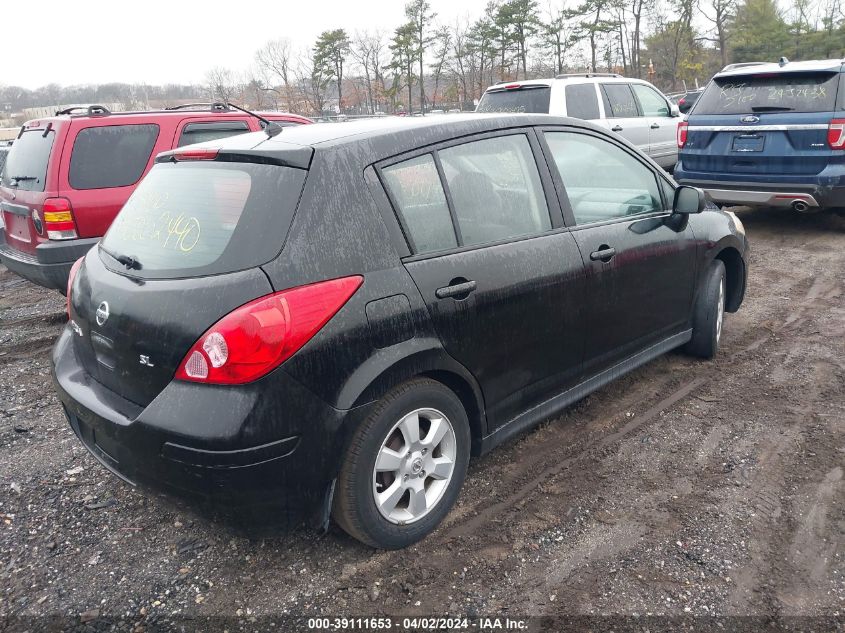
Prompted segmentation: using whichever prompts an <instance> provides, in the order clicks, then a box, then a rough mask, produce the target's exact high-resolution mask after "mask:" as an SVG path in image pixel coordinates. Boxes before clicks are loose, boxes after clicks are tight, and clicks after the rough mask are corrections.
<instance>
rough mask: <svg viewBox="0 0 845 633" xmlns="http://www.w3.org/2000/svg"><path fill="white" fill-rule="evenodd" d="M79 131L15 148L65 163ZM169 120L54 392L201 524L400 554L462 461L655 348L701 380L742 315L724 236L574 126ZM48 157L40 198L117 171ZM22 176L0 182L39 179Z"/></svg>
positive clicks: (431, 515)
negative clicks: (683, 358) (247, 519)
mask: <svg viewBox="0 0 845 633" xmlns="http://www.w3.org/2000/svg"><path fill="white" fill-rule="evenodd" d="M612 83H613V85H614V86H617V87H618V86H621V87H620V88H619V90H620V91H621V90H623V89H624V90H628V91H629V93H630V94H631V95H636V94H638V93H637V91H635V89H634V88H633V87H631V86H629V85H622V84H621V82H612ZM637 85H639V84H637ZM589 87H591V88H593V89H594V90H595V86H594V85H590V86H589ZM532 90H535V89H527V88H526V89H519V90H518V91H517V92H522V91H525V92H526V93H530V92H531V91H532ZM611 92H615V91H614V90H611ZM508 94H515V93H508ZM617 96H618V95H617ZM595 97H596V99H597V100H598V98H599V93H598V92H595ZM485 98H486V97H485ZM643 99H645V97H643ZM655 99H656V97H655ZM610 102H611V103H616V102H617V101H613V100H611V101H610ZM667 107H668V106H667ZM110 116H116V115H104V116H103V117H101V118H97V117H96V116H94V117H91V116H89V117H87V118H84V120H85V121H90V120H97V121H101V120H102V121H107V120H109V118H110ZM126 116H127V117H131V116H132V115H126ZM81 118H82V117H80V118H79V119H77V118H73V117H72V116H71V117H67V116H66V115H65V118H61V119H60V120H56V121H53V122H52V125H51V126H50V127H49V128H48V127H47V125H48V124H45V125H39V126H37V127H33V128H32V129H31V130H29V128H27V131H25V132H24V133H23V134H22V136H21V139H20V140H19V141H18V143H20V142H21V140H23V139H26V141H25V142H26V143H32V145H33V146H34V147H43V143H42V141H43V140H47V139H51V140H52V141H53V143H63V144H67V143H68V142H69V141H68V139H67V137H68V135H70V136H71V137H73V138H76V139H77V140H76V143H77V144H79V143H80V142H81V141H80V140H79V135H78V134H73V133H72V132H73V129H72V128H73V125H74V124H75V122H77V121H79V120H80V119H81ZM112 120H114V119H112ZM129 120H135V119H129ZM245 121H246V122H247V124H250V125H251V123H252V122H251V121H249V120H245ZM210 122H211V121H203V123H210ZM226 122H227V123H228V122H229V121H228V119H227V120H226ZM60 123H61V125H60ZM125 123H127V124H128V121H127V122H125ZM142 125H146V124H142ZM159 125H161V126H162V127H164V125H165V124H164V122H161V123H159ZM178 125H180V124H172V125H171V127H170V128H169V129H170V132H169V133H168V137H169V139H170V140H171V142H170V147H173V148H174V149H171V150H170V151H166V152H163V153H161V154H159V155H158V157H157V158H156V159H155V165H154V166H153V167H152V169H151V170H150V172H149V173H148V174H147V175H146V177H144V178H143V180H142V181H141V182H140V184H139V185H138V186H137V188H136V189H135V190H134V192H133V193H132V195H131V196H130V197H129V198H128V200H127V201H126V203H125V205H124V206H123V209H122V211H121V212H120V213H119V214H118V215H117V218H116V220H115V221H114V223H113V224H112V226H111V228H110V229H109V230H108V232H107V233H106V235H105V237H104V238H103V239H102V241H100V242H99V244H98V245H97V246H95V247H93V248H90V249H89V250H88V251H87V252H86V253H85V254H84V256H83V257H82V258H81V259H79V260H78V261H77V262H76V263H75V264H73V266H72V269H71V271H70V280H69V284H68V287H67V295H68V324H67V326H66V327H65V328H64V330H63V331H62V333H61V335H60V337H59V339H58V341H57V342H56V345H55V347H54V350H53V355H52V361H53V377H54V383H55V385H56V388H57V391H58V394H59V398H60V400H61V402H62V404H63V406H64V409H65V412H66V414H67V417H68V420H69V422H70V425H71V427H72V429H73V431H74V432H75V434H76V435H77V436H78V437H79V439H80V440H81V441H82V443H83V444H84V445H85V446H86V447H87V448H88V449H89V451H90V452H91V454H92V455H93V456H94V457H95V458H96V459H97V460H99V461H100V463H101V464H103V466H104V467H105V468H107V469H108V470H110V471H112V472H113V473H115V474H117V475H118V476H119V477H121V478H123V479H125V480H127V481H129V482H132V483H137V484H142V485H145V486H150V487H153V488H156V489H159V490H165V491H169V492H170V493H172V494H175V495H179V496H183V497H189V498H192V499H195V500H197V501H198V502H200V503H202V504H204V505H210V506H211V507H213V508H215V509H217V510H223V511H225V512H227V513H232V512H235V513H237V514H238V515H239V516H244V515H246V514H248V513H250V512H256V511H257V512H259V513H260V514H261V515H262V516H265V517H266V516H276V515H277V514H289V513H293V514H294V516H301V515H302V514H305V515H310V516H312V517H313V518H314V519H315V522H316V523H317V524H319V525H326V524H327V522H328V520H329V517H330V516H332V517H334V519H335V520H336V521H337V523H338V524H339V525H340V526H341V527H343V529H345V530H346V531H347V532H348V533H349V534H351V535H352V536H354V537H356V538H358V539H360V540H361V541H363V542H364V543H367V544H369V545H372V546H374V547H382V548H399V547H404V546H407V545H409V544H411V543H413V542H415V541H417V540H419V539H421V538H423V537H424V536H425V535H426V534H428V533H430V532H431V531H432V530H434V529H435V528H436V526H437V525H438V524H439V523H440V521H442V519H443V518H444V517H445V516H446V514H447V513H448V512H449V510H450V509H451V507H452V506H453V504H454V503H455V501H456V499H457V497H458V494H459V491H460V489H461V486H462V483H463V481H464V477H465V475H466V471H467V464H468V461H469V459H470V456H471V455H481V454H484V453H486V452H488V451H490V450H491V449H493V448H494V447H495V446H497V445H498V444H500V443H502V442H503V441H505V440H507V439H508V438H511V437H513V436H514V435H515V434H517V433H520V432H522V431H524V430H526V429H528V428H531V427H533V426H535V425H536V424H538V423H540V422H542V421H543V420H545V419H548V418H549V417H551V416H553V415H555V414H556V413H557V412H559V411H560V410H561V409H562V408H563V407H566V406H568V405H569V404H571V403H573V402H575V401H576V400H578V399H580V398H583V397H584V396H585V395H587V394H588V393H590V392H591V391H593V390H595V389H597V388H599V387H601V386H603V385H605V384H607V383H608V382H610V381H611V380H613V379H615V378H616V377H618V376H620V375H622V374H624V373H626V372H628V371H631V370H633V369H634V368H636V367H638V366H640V365H642V364H643V363H645V362H648V361H649V360H651V359H653V358H655V357H657V356H658V355H660V354H663V353H665V352H667V351H669V350H671V349H675V348H678V347H683V348H684V349H685V350H686V351H687V352H688V353H690V354H693V355H696V356H700V357H703V358H711V357H712V356H713V355H714V354H715V353H716V351H717V349H718V345H719V341H720V338H721V333H722V324H723V318H724V314H725V313H726V312H733V311H736V310H737V309H738V308H739V307H740V304H741V303H742V300H743V296H744V293H745V284H746V278H747V265H746V259H745V255H746V249H747V243H746V238H745V233H744V230H743V227H742V224H741V223H740V222H739V220H738V219H737V218H736V216H734V215H733V214H731V213H728V212H723V211H720V210H719V209H718V208H717V207H715V206H714V205H712V204H711V203H709V202H708V201H707V200H706V198H705V195H704V193H703V192H702V191H701V190H698V189H695V188H692V187H686V186H677V185H676V183H675V182H674V181H673V180H672V179H671V178H670V177H669V176H668V175H667V174H666V172H665V171H663V170H662V169H661V168H660V167H659V166H658V164H657V163H655V162H654V161H653V160H651V159H650V158H649V157H648V156H646V155H645V154H643V153H642V152H641V151H639V150H638V149H637V148H636V147H635V146H634V145H632V144H631V143H629V142H627V141H626V140H625V139H623V138H622V137H620V136H619V135H618V134H615V133H612V132H611V131H609V130H607V129H603V128H602V127H600V126H597V125H594V124H592V123H589V122H585V121H579V120H577V119H572V118H562V117H554V116H549V115H524V114H523V115H489V114H488V115H485V114H470V115H461V116H458V115H456V116H450V117H445V116H444V117H425V118H422V117H421V118H400V117H385V118H381V119H371V120H363V121H354V122H348V123H344V124H343V125H337V124H317V125H302V126H294V127H287V128H284V129H282V130H281V131H279V130H278V129H275V130H273V131H271V130H269V129H268V130H266V131H264V132H262V131H256V132H254V133H251V134H243V135H239V136H233V137H231V138H226V139H216V140H214V141H211V142H206V143H202V144H199V145H191V146H188V147H179V145H180V144H179V143H178V142H177V141H176V139H178V138H179V135H180V132H179V127H178ZM67 128H71V130H68V129H67ZM92 130H94V131H93V132H91V133H92V134H94V135H95V136H96V134H98V133H100V132H99V131H100V130H102V128H101V127H94V128H92ZM28 135H30V136H28ZM51 135H52V136H51ZM130 138H132V139H133V140H132V142H133V143H138V144H141V143H142V141H143V142H144V143H146V145H144V152H145V153H146V152H147V151H150V152H152V151H154V149H155V148H154V147H152V148H150V149H149V150H148V149H147V148H148V147H149V146H150V143H151V141H150V139H149V136H145V135H142V134H141V133H140V131H138V138H136V136H135V135H130ZM86 142H87V141H86ZM81 147H86V145H81ZM48 149H49V148H45V149H42V150H41V152H40V153H37V154H35V153H34V154H33V155H34V156H35V155H37V156H44V155H48V154H50V153H49V151H48ZM105 149H106V150H108V148H105ZM76 151H77V150H76V149H73V150H72V151H66V152H64V154H67V153H70V154H71V155H73V154H74V153H75V152H76ZM107 154H108V156H109V157H110V158H111V159H112V160H117V159H118V156H117V155H115V154H114V153H108V151H107ZM12 156H13V157H14V156H15V154H14V153H13V155H12ZM21 156H23V154H21ZM65 160H66V159H65V158H60V159H58V163H59V167H58V168H56V169H58V174H59V175H58V176H55V177H54V178H58V181H56V180H50V177H49V175H48V177H47V185H48V187H47V189H48V192H49V193H50V195H55V194H54V193H53V191H55V190H51V189H50V188H49V187H50V183H51V182H59V183H65V182H66V181H65V180H64V179H65V178H68V177H69V178H70V179H72V182H71V183H69V184H73V183H77V184H78V183H79V182H88V180H83V181H77V180H73V178H74V175H75V174H77V172H75V171H74V170H75V169H79V170H80V171H79V172H78V173H79V174H83V175H84V177H85V178H90V179H93V181H94V182H95V183H101V182H102V181H101V180H100V178H101V177H102V176H101V174H102V173H103V172H105V173H111V171H117V172H118V173H126V172H127V171H128V167H126V166H120V167H113V166H112V165H111V164H110V163H108V162H105V161H100V162H98V163H97V165H98V169H96V170H91V169H89V168H87V167H84V166H83V164H82V163H77V162H76V160H75V159H74V158H73V157H71V159H70V161H69V163H70V164H69V170H70V176H67V175H62V171H61V170H62V167H61V165H62V164H63V161H65ZM20 161H21V162H20V163H18V162H16V163H15V169H14V170H12V171H11V172H9V171H8V170H7V173H9V174H10V175H14V176H27V175H33V176H38V175H41V173H42V172H41V171H39V170H38V169H37V165H36V164H35V163H34V162H30V163H24V162H23V159H22V158H21V159H20ZM47 164H52V163H51V161H50V160H48V159H47V158H43V159H42V160H41V162H40V163H39V165H42V169H45V170H47V173H48V174H49V173H50V171H49V169H47V167H44V166H43V165H47ZM24 167H25V168H26V169H24ZM65 169H66V170H67V169H68V167H65ZM144 169H146V166H143V167H141V166H136V167H135V170H134V172H133V173H132V174H131V175H132V176H137V177H138V178H140V174H141V173H142V172H143V171H144ZM10 177H11V176H10ZM80 177H82V176H80ZM41 178H44V176H43V175H41ZM126 180H129V178H128V176H127V177H126V178H124V179H123V180H120V181H118V182H124V181H126ZM32 182H35V181H29V180H23V179H18V184H19V185H25V184H26V183H32ZM110 182H111V181H110ZM10 184H11V183H10ZM17 189H18V188H17V187H14V186H12V187H6V188H4V190H3V191H4V193H5V192H7V191H9V192H11V193H14V194H17V195H19V196H20V195H23V194H26V196H33V197H34V196H35V195H36V194H39V195H45V194H44V192H40V191H31V190H29V189H27V188H26V187H20V189H21V191H20V192H18V191H17ZM58 191H59V192H64V191H67V189H66V188H65V186H64V185H62V186H60V187H59V189H58ZM127 193H128V192H127ZM26 199H27V200H32V199H34V198H26ZM19 203H20V198H19V199H18V202H15V201H13V200H12V201H10V200H4V204H19ZM36 204H38V205H41V206H40V207H38V209H39V210H43V205H44V203H43V202H41V201H39V202H36ZM5 208H6V207H4V210H5ZM74 211H76V207H74ZM44 213H45V215H46V211H45V212H44ZM5 215H6V216H7V217H9V215H10V214H9V213H8V212H6V213H5ZM12 216H13V219H14V220H15V224H14V225H13V226H12V230H13V231H15V230H21V231H23V230H24V229H23V228H21V225H20V224H19V223H20V222H21V220H18V217H23V216H18V215H15V214H12ZM42 221H46V218H43V217H42ZM50 221H51V222H58V219H57V218H55V217H52V218H51V220H50ZM65 221H68V220H65ZM26 228H27V229H30V230H32V229H34V227H33V226H30V225H27V227H26ZM45 228H46V229H47V230H49V231H62V230H70V227H69V226H68V227H67V228H65V227H63V226H50V227H45ZM73 228H74V230H77V231H78V230H79V226H78V225H77V224H76V223H74V225H73ZM36 232H37V229H36ZM39 235H40V233H39ZM48 235H49V234H48ZM36 241H38V240H36ZM36 248H37V247H36Z"/></svg>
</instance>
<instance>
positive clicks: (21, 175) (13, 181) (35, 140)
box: [2, 130, 56, 191]
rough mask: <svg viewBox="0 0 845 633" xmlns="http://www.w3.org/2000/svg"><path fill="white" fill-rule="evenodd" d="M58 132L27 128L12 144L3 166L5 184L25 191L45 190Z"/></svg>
mask: <svg viewBox="0 0 845 633" xmlns="http://www.w3.org/2000/svg"><path fill="white" fill-rule="evenodd" d="M55 137H56V133H55V131H53V130H50V131H48V132H47V134H46V135H45V134H44V130H27V131H26V132H24V133H23V134H22V135H21V137H20V138H19V139H17V140H16V141H15V143H14V145H12V149H11V150H10V151H9V155H8V157H7V158H6V165H5V167H4V168H3V174H2V178H3V186H4V187H15V188H16V189H20V190H24V191H44V184H45V181H46V180H47V163H48V162H49V161H50V150H51V149H52V147H53V140H54V139H55Z"/></svg>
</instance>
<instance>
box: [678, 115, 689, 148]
mask: <svg viewBox="0 0 845 633" xmlns="http://www.w3.org/2000/svg"><path fill="white" fill-rule="evenodd" d="M688 127H689V123H687V122H686V121H681V122H680V123H678V148H679V149H681V148H683V147H684V145H686V144H687V128H688Z"/></svg>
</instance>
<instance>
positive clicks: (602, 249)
mask: <svg viewBox="0 0 845 633" xmlns="http://www.w3.org/2000/svg"><path fill="white" fill-rule="evenodd" d="M614 255H616V249H615V248H611V247H610V246H608V245H607V244H602V245H601V246H599V248H598V250H596V251H593V252H592V253H590V259H591V260H593V261H594V262H598V261H601V262H604V263H607V262H609V261H610V260H611V259H613V256H614Z"/></svg>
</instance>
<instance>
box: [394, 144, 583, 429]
mask: <svg viewBox="0 0 845 633" xmlns="http://www.w3.org/2000/svg"><path fill="white" fill-rule="evenodd" d="M539 151H540V150H539V145H538V141H537V138H536V136H535V135H534V132H533V131H532V130H520V131H508V133H506V134H501V135H496V134H494V135H490V134H487V135H482V136H479V137H473V139H472V140H469V141H467V140H462V142H461V143H460V144H455V145H450V146H443V147H440V148H438V149H436V150H433V151H429V152H426V153H423V154H419V155H416V156H413V157H411V158H402V159H400V160H398V161H395V162H393V163H392V164H389V165H384V166H381V167H380V168H379V173H380V176H381V178H382V182H383V183H384V184H385V185H386V188H387V190H388V193H389V195H390V198H391V202H392V203H393V206H394V208H395V209H396V211H397V215H398V217H399V218H400V221H401V223H402V227H403V231H404V233H405V235H406V237H407V239H408V242H409V246H410V249H411V251H412V253H413V255H412V256H411V257H410V258H407V259H406V261H405V262H404V264H405V267H406V269H407V270H408V272H409V273H410V275H411V277H412V278H413V279H414V282H415V283H416V285H417V287H418V289H419V291H420V293H421V295H422V297H423V299H424V300H425V302H426V305H427V307H428V310H429V314H430V315H431V318H432V321H433V325H434V327H435V329H436V331H437V334H438V336H439V338H440V341H441V343H442V344H443V346H444V348H445V349H446V351H447V352H448V353H449V354H450V355H451V356H452V357H454V358H455V359H457V360H458V361H459V362H461V363H462V364H463V365H464V366H465V367H466V368H467V369H468V370H469V371H470V372H472V374H473V375H474V376H475V378H476V380H477V381H478V383H479V385H480V387H481V390H482V393H483V395H484V400H485V407H486V409H487V419H488V428H489V430H491V431H492V430H495V429H496V428H499V427H501V426H502V425H503V424H505V423H506V422H508V421H509V420H510V419H512V418H513V417H515V416H516V415H518V414H519V413H522V412H524V411H526V410H527V409H529V408H531V407H532V406H535V405H537V404H538V403H540V402H543V401H545V400H546V399H548V398H549V397H551V396H552V395H555V394H557V393H558V392H560V391H562V390H563V389H564V388H565V387H567V386H570V385H573V384H575V382H576V381H577V380H578V378H579V377H580V374H581V360H582V356H583V344H584V343H583V329H584V324H583V314H582V310H581V308H582V305H583V301H584V269H583V263H582V261H581V255H580V252H579V250H578V246H577V244H576V243H575V239H574V238H573V237H572V235H571V234H570V232H569V231H568V230H567V229H566V228H565V227H563V226H562V217H561V216H560V209H559V205H558V203H557V200H556V198H555V196H554V190H553V187H552V185H551V180H550V174H549V172H548V170H547V167H546V166H545V163H544V162H543V163H541V164H540V167H539V168H538V164H537V162H536V160H535V155H536V154H537V153H539ZM544 183H545V184H544Z"/></svg>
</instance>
